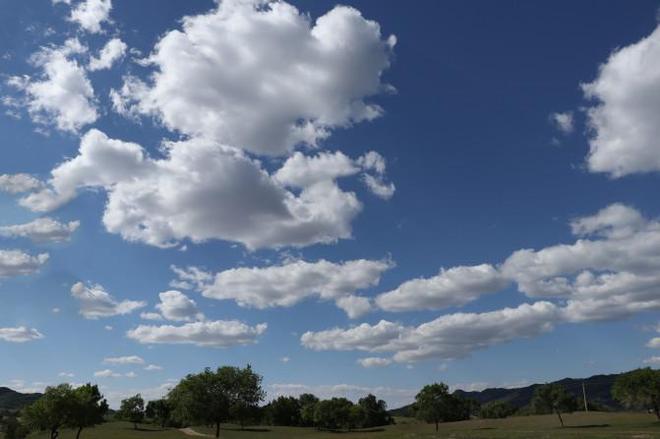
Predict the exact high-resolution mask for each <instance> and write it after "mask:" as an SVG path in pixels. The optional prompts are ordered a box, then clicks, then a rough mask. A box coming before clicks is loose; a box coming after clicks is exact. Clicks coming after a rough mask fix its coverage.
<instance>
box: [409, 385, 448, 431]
mask: <svg viewBox="0 0 660 439" xmlns="http://www.w3.org/2000/svg"><path fill="white" fill-rule="evenodd" d="M451 399H452V397H451V395H450V394H449V388H448V387H447V385H446V384H445V383H433V384H429V385H426V386H424V387H423V388H422V390H420V391H419V393H418V394H417V395H416V396H415V416H416V417H417V418H418V419H420V420H422V421H425V422H433V423H435V431H438V424H439V423H440V422H441V421H446V420H447V418H448V416H449V412H450V409H451V407H450V404H451V402H452V401H451Z"/></svg>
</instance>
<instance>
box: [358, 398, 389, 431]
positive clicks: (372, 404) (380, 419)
mask: <svg viewBox="0 0 660 439" xmlns="http://www.w3.org/2000/svg"><path fill="white" fill-rule="evenodd" d="M358 405H359V406H361V407H362V408H363V409H364V427H366V428H369V427H378V426H381V425H388V424H391V423H392V417H391V416H390V415H389V413H387V403H386V402H385V401H383V400H382V399H377V398H376V397H375V396H374V395H372V394H369V395H367V396H365V397H364V398H360V400H359V401H358Z"/></svg>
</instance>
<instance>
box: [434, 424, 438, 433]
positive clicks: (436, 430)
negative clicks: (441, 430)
mask: <svg viewBox="0 0 660 439" xmlns="http://www.w3.org/2000/svg"><path fill="white" fill-rule="evenodd" d="M435 432H436V433H437V432H438V421H435Z"/></svg>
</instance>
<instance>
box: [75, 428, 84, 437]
mask: <svg viewBox="0 0 660 439" xmlns="http://www.w3.org/2000/svg"><path fill="white" fill-rule="evenodd" d="M82 431H83V428H82V427H79V428H78V433H76V439H80V433H82Z"/></svg>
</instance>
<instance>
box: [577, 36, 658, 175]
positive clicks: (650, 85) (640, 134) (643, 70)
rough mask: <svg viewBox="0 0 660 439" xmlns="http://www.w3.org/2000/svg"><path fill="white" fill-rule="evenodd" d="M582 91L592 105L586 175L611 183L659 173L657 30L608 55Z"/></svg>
mask: <svg viewBox="0 0 660 439" xmlns="http://www.w3.org/2000/svg"><path fill="white" fill-rule="evenodd" d="M582 88H583V90H584V94H585V96H586V97H587V98H589V99H592V100H594V101H595V104H594V105H593V106H591V107H590V108H589V109H588V112H587V116H588V122H589V127H590V128H591V130H592V132H593V137H592V139H591V140H590V147H591V151H590V153H589V157H588V159H587V164H588V165H589V170H590V171H592V172H605V173H608V174H610V175H611V176H613V177H622V176H624V175H629V174H634V173H643V172H652V171H660V123H658V114H659V113H660V27H657V28H656V29H655V31H654V32H653V33H652V34H651V35H649V36H648V37H646V38H643V39H642V40H640V41H639V42H637V43H634V44H631V45H629V46H626V47H622V48H620V49H618V50H616V51H615V52H614V53H612V55H611V56H610V58H609V59H608V60H607V61H606V62H605V63H604V64H603V65H601V66H600V69H599V72H598V76H597V77H596V79H595V80H594V81H593V82H591V83H589V84H584V85H583V86H582Z"/></svg>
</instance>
